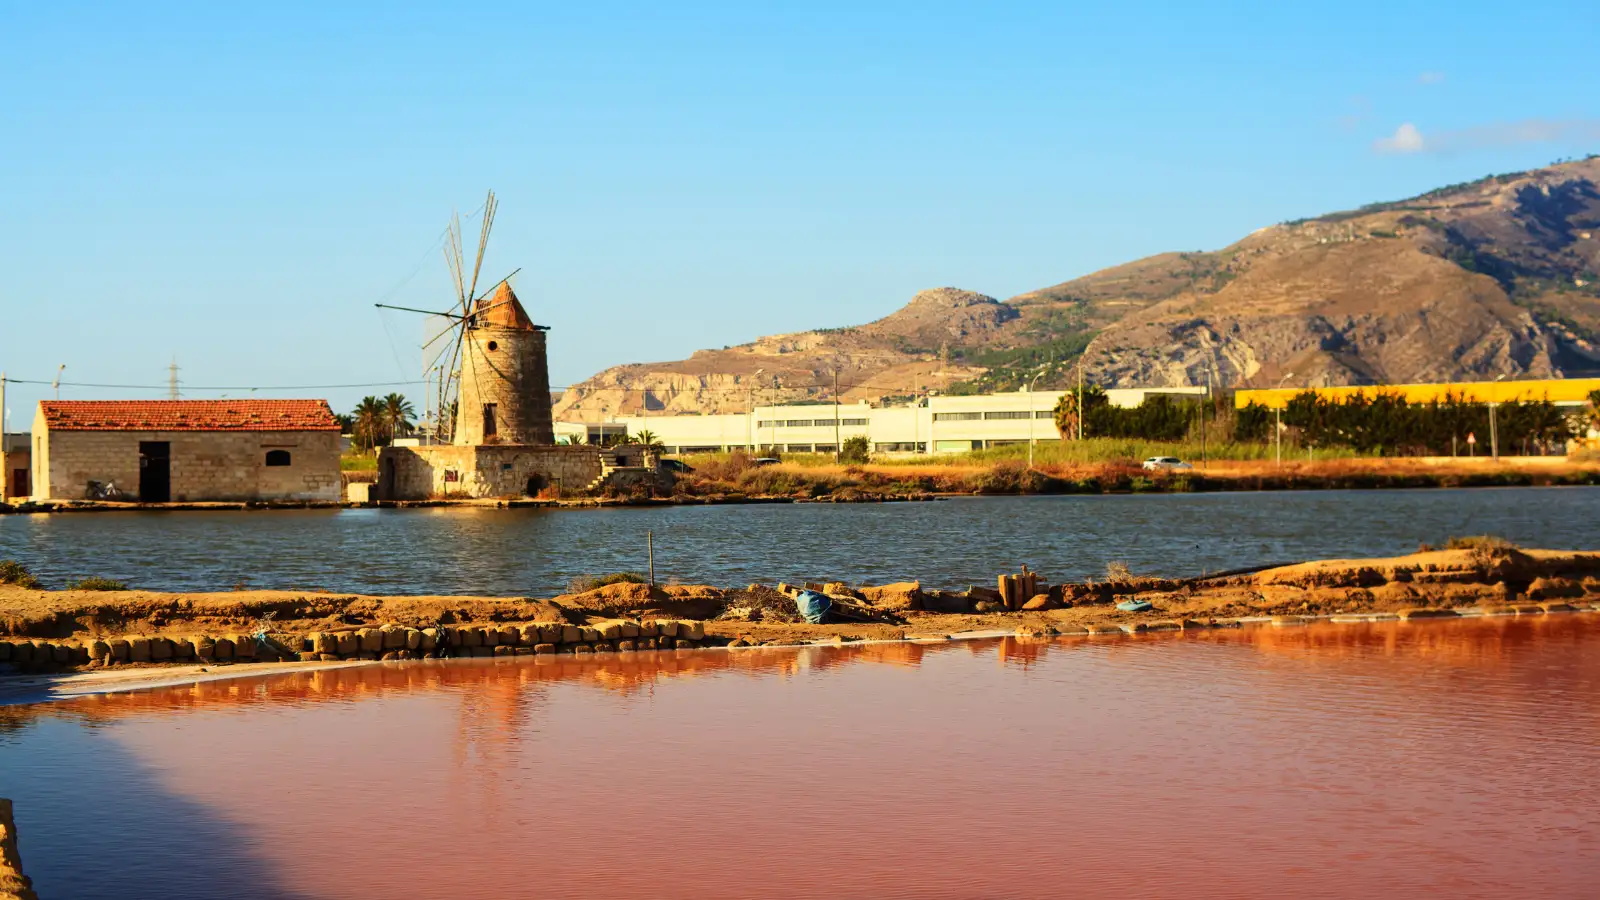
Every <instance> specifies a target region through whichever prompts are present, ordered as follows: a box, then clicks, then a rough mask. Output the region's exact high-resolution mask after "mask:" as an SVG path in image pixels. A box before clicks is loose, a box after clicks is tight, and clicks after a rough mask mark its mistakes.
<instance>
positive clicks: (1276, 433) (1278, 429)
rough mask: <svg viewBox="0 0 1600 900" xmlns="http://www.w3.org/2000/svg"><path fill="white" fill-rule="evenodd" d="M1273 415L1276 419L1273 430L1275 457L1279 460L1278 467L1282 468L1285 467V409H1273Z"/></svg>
mask: <svg viewBox="0 0 1600 900" xmlns="http://www.w3.org/2000/svg"><path fill="white" fill-rule="evenodd" d="M1272 414H1273V416H1274V418H1275V419H1276V424H1275V426H1274V427H1273V429H1272V446H1273V456H1274V458H1275V459H1276V460H1277V465H1278V466H1280V467H1281V466H1282V465H1283V407H1281V406H1275V407H1273V408H1272Z"/></svg>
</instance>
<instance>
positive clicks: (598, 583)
mask: <svg viewBox="0 0 1600 900" xmlns="http://www.w3.org/2000/svg"><path fill="white" fill-rule="evenodd" d="M644 583H645V577H644V576H643V575H640V574H639V573H638V572H612V573H611V574H610V575H579V576H578V577H576V578H574V579H572V580H571V581H569V582H567V593H569V594H582V593H586V592H588V591H593V590H598V589H600V588H603V587H605V586H606V585H608V584H644Z"/></svg>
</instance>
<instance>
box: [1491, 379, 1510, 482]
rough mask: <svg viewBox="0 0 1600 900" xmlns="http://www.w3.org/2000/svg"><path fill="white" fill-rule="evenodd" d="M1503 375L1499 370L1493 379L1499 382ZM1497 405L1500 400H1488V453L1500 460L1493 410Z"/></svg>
mask: <svg viewBox="0 0 1600 900" xmlns="http://www.w3.org/2000/svg"><path fill="white" fill-rule="evenodd" d="M1505 377H1506V374H1505V373H1504V372H1501V373H1500V374H1499V375H1497V376H1495V379H1494V380H1495V382H1496V383H1499V382H1501V381H1504V380H1505ZM1499 406H1500V402H1499V401H1498V400H1490V401H1489V455H1490V456H1491V457H1493V459H1494V461H1495V462H1499V461H1500V430H1499V429H1498V428H1497V427H1496V425H1495V410H1496V409H1498V408H1499Z"/></svg>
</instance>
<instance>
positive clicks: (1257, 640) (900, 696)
mask: <svg viewBox="0 0 1600 900" xmlns="http://www.w3.org/2000/svg"><path fill="white" fill-rule="evenodd" d="M1597 689H1600V617H1596V616H1589V615H1577V614H1569V615H1552V616H1546V617H1523V618H1514V619H1513V618H1502V619H1492V620H1473V621H1459V622H1447V623H1436V622H1430V623H1425V624H1411V625H1406V624H1399V623H1392V624H1382V625H1362V626H1339V625H1323V626H1314V627H1310V628H1297V629H1270V628H1268V629H1256V630H1248V629H1247V630H1242V631H1213V632H1203V633H1200V634H1198V635H1196V634H1193V633H1187V634H1180V635H1152V636H1145V637H1140V638H1136V639H1132V638H1113V639H1095V640H1089V639H1067V638H1063V639H1058V640H1056V641H1054V642H1026V643H1025V642H1021V641H1018V640H1012V639H1006V640H991V641H983V642H970V643H965V642H963V643H949V644H940V645H911V644H892V645H877V646H870V647H865V648H855V649H848V648H847V649H831V648H830V649H821V648H812V649H806V650H801V651H793V650H761V651H753V652H743V653H685V654H659V655H656V654H639V655H636V656H629V657H620V658H619V657H611V658H607V657H598V658H596V659H594V660H592V661H588V660H586V661H582V662H580V661H577V660H573V659H565V660H562V661H559V662H557V661H546V660H543V659H515V660H495V661H491V660H482V661H476V662H461V663H454V662H453V663H448V664H433V665H421V664H404V665H383V666H373V667H367V668H360V669H346V670H340V671H336V672H323V673H315V674H299V675H287V676H278V677H274V678H270V679H262V680H251V681H237V682H227V683H213V684H209V685H201V686H197V687H194V688H184V689H173V690H162V691H152V692H146V693H140V694H131V695H124V696H114V697H103V698H93V699H86V700H83V701H77V702H73V703H69V704H56V705H53V706H47V707H27V708H13V709H12V710H10V711H9V712H10V713H11V715H12V724H13V726H14V727H13V729H12V730H11V731H10V732H9V734H8V735H6V736H5V737H3V738H0V763H3V764H4V765H3V766H0V795H7V796H13V797H14V798H15V799H16V801H17V813H18V824H19V827H20V830H21V833H22V838H23V848H22V849H23V861H24V863H25V864H26V865H27V867H28V870H29V873H30V874H31V875H33V876H34V878H35V879H36V881H37V882H38V884H39V887H40V888H41V896H44V897H47V898H51V897H96V896H196V897H198V896H217V895H218V894H217V893H215V891H216V890H217V889H219V888H220V887H221V886H227V887H229V888H230V895H231V896H260V897H305V898H380V897H382V898H389V897H451V898H474V897H483V898H488V897H610V896H623V895H626V896H648V897H816V896H830V897H846V898H849V897H862V898H865V897H998V896H1003V897H1060V896H1074V897H1177V896H1182V897H1376V896H1394V897H1399V896H1438V897H1452V898H1454V897H1573V898H1578V897H1595V896H1600V700H1597V696H1600V695H1597V693H1596V691H1597ZM85 747H89V748H91V749H90V750H89V751H85V750H84V748H85ZM86 761H87V762H86ZM85 768H88V769H104V771H98V772H96V773H95V775H94V777H93V778H92V779H90V780H91V781H93V782H94V784H95V785H96V787H94V789H93V795H92V796H89V795H88V793H89V788H87V787H85V786H84V783H85V782H84V777H83V776H81V774H80V773H81V772H82V771H83V770H84V769H85ZM174 809H181V810H182V812H181V813H174V812H171V811H170V810H174ZM108 822H109V823H110V824H108ZM130 883H131V884H139V885H148V886H150V887H151V888H152V889H153V888H154V887H156V886H160V887H161V889H162V890H163V891H164V893H143V892H134V893H119V892H118V890H119V888H121V889H126V888H127V887H128V885H129V884H130Z"/></svg>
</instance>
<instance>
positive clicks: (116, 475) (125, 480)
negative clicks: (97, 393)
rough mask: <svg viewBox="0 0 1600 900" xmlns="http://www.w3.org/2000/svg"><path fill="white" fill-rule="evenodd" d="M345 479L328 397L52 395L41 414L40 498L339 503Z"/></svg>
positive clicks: (36, 433)
mask: <svg viewBox="0 0 1600 900" xmlns="http://www.w3.org/2000/svg"><path fill="white" fill-rule="evenodd" d="M339 485H340V476H339V423H338V420H336V419H335V418H334V417H333V410H331V409H329V408H328V403H327V401H325V400H132V401H128V400H45V401H42V402H40V404H39V408H38V412H37V413H36V414H35V416H34V420H33V498H34V499H35V500H81V499H85V498H86V497H88V496H89V494H90V490H91V488H92V487H94V488H100V489H102V490H106V489H112V490H114V493H113V496H117V497H125V498H127V499H137V500H139V501H141V502H145V503H167V502H174V501H175V502H180V503H181V502H198V501H208V500H219V501H221V500H230V501H239V500H327V501H336V500H338V499H340V497H339Z"/></svg>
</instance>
